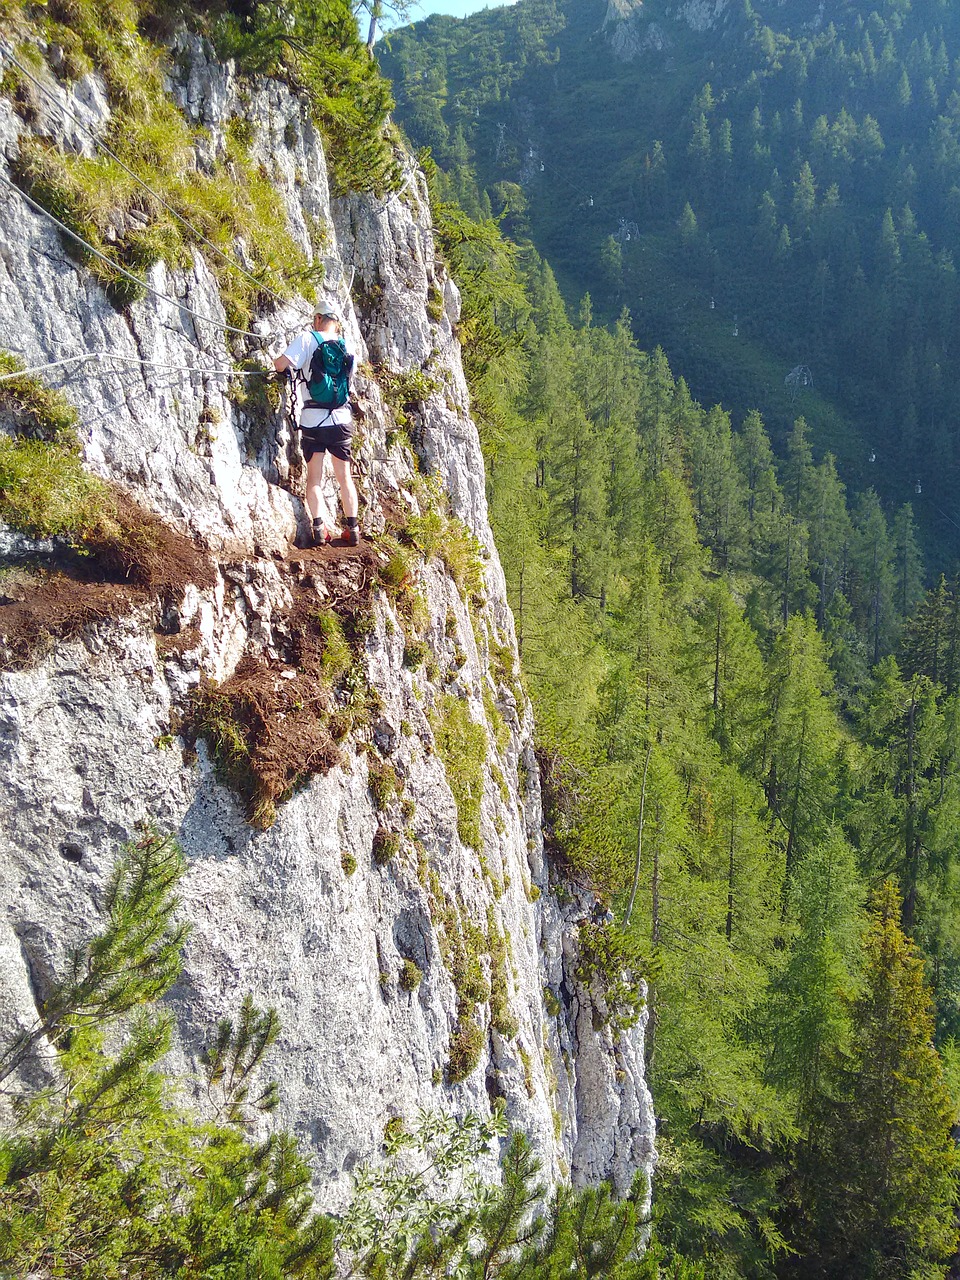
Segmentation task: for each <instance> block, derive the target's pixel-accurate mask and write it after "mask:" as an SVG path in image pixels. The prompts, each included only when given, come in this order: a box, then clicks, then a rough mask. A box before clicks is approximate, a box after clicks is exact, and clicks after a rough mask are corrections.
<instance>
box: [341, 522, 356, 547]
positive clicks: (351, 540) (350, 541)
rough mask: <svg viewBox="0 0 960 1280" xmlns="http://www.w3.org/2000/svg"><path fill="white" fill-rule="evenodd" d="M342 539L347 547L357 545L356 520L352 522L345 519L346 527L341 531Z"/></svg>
mask: <svg viewBox="0 0 960 1280" xmlns="http://www.w3.org/2000/svg"><path fill="white" fill-rule="evenodd" d="M343 540H344V542H345V543H346V544H347V546H348V547H357V546H359V545H360V530H359V528H358V527H357V521H356V520H354V521H353V522H352V523H351V521H350V520H349V519H348V520H347V521H346V528H345V529H344V531H343Z"/></svg>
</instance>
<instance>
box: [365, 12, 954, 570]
mask: <svg viewBox="0 0 960 1280" xmlns="http://www.w3.org/2000/svg"><path fill="white" fill-rule="evenodd" d="M381 56H382V61H383V64H384V66H385V67H386V68H387V70H388V72H389V73H390V74H391V76H392V77H393V81H394V87H395V92H396V95H397V100H398V112H397V113H398V118H399V120H400V121H401V123H402V124H403V125H404V127H405V128H406V129H407V130H408V131H409V133H410V135H411V137H412V138H413V139H414V140H415V141H416V142H417V143H419V144H427V145H429V146H430V147H431V148H432V149H433V151H434V154H435V156H436V157H437V159H438V161H439V162H440V163H441V166H442V167H443V168H444V169H445V170H446V171H448V172H449V173H450V175H451V180H452V182H453V186H454V189H455V190H456V192H457V193H458V195H459V197H460V198H461V200H463V201H465V202H466V203H467V206H468V207H471V208H474V209H479V208H480V207H483V208H486V207H487V202H488V201H489V203H490V206H492V208H493V211H494V212H495V213H497V214H501V213H504V212H506V218H505V223H504V225H505V226H506V227H507V228H508V230H510V232H511V233H512V234H514V235H519V236H527V235H529V236H530V237H531V238H532V239H533V241H534V243H535V244H536V245H537V247H538V248H539V249H540V250H541V252H543V253H545V255H546V256H547V257H548V258H549V260H550V262H551V264H552V265H553V267H554V269H555V270H556V272H557V275H558V278H559V280H560V282H561V286H562V288H563V289H564V292H565V295H566V296H567V298H568V301H570V300H575V299H576V298H577V297H578V296H579V295H580V294H582V293H583V292H585V291H586V290H589V291H590V292H591V294H592V296H593V299H594V305H595V307H596V308H597V310H598V314H602V315H604V316H605V317H608V318H612V317H613V316H615V315H616V313H617V312H618V311H619V309H620V307H621V306H623V305H626V306H627V307H628V308H629V310H630V313H631V317H632V322H633V326H634V331H635V333H636V335H637V337H638V339H639V341H640V343H641V345H642V346H645V347H653V346H655V345H656V344H660V345H662V346H663V347H664V349H665V351H666V352H667V354H668V356H669V358H670V360H671V362H672V363H673V364H674V365H675V366H676V367H677V368H679V369H681V370H682V372H683V374H684V376H685V378H686V379H687V381H688V383H689V384H690V387H691V390H692V392H693V393H694V395H695V396H696V397H697V398H698V399H700V400H702V401H703V402H704V403H707V404H712V403H714V402H715V401H722V402H723V403H724V404H725V405H726V406H727V407H728V408H730V409H731V410H732V411H733V412H734V413H735V415H736V417H737V418H738V419H739V418H742V416H743V415H744V414H745V413H746V412H748V411H749V410H750V409H753V408H757V409H760V410H761V412H762V413H763V415H764V417H765V420H766V422H767V424H768V427H769V429H770V431H771V434H772V436H773V438H774V442H775V444H776V445H777V446H778V447H779V446H780V445H781V444H782V440H783V437H784V435H785V433H786V431H787V430H788V429H789V424H790V422H791V421H792V419H793V418H794V417H795V416H796V414H797V413H798V412H803V413H804V414H805V415H806V417H807V419H808V421H809V422H810V424H811V428H812V435H813V441H814V447H815V450H816V451H817V453H818V454H819V453H821V452H822V451H826V450H830V451H832V452H833V453H834V454H835V455H836V456H837V458H838V463H839V467H840V471H841V474H842V476H843V477H844V479H845V480H847V481H848V482H849V483H851V484H852V485H853V486H854V487H855V488H858V489H859V488H863V487H867V486H871V485H872V486H873V487H875V488H876V489H877V491H878V492H879V493H880V494H881V496H882V497H883V499H884V501H885V502H888V503H890V504H893V505H899V504H902V503H903V502H904V501H906V500H911V501H913V502H914V504H915V510H916V514H917V518H918V521H919V524H920V526H921V529H922V531H923V541H924V545H925V547H926V548H927V549H928V551H929V552H930V553H931V555H932V557H933V559H934V560H936V562H937V563H940V564H942V565H944V566H947V564H948V563H949V558H950V557H952V556H953V555H954V554H955V553H956V550H957V548H958V546H960V506H958V503H957V501H956V492H957V482H958V479H960V452H958V447H960V446H958V430H957V426H956V424H957V421H958V409H960V378H958V374H957V369H958V360H957V356H958V334H960V326H958V324H957V317H958V296H960V295H958V289H957V280H956V264H955V257H956V254H957V250H958V245H960V145H958V139H960V105H958V104H960V97H958V93H957V90H958V79H957V75H958V72H957V65H958V57H960V15H958V11H957V8H956V6H955V5H952V4H950V3H947V2H946V0H889V2H888V3H876V4H874V5H862V6H861V5H851V4H838V3H832V2H828V3H825V4H822V5H819V6H817V5H813V4H809V3H805V2H802V0H788V2H787V3H784V4H779V3H772V2H765V0H760V2H759V3H756V4H751V3H749V0H747V3H741V2H740V0H736V2H735V3H729V4H722V3H721V4H716V5H690V4H687V5H681V4H670V3H667V2H666V0H652V2H649V3H646V4H644V5H641V6H632V5H627V4H620V5H615V4H610V5H607V4H605V3H602V2H601V0H578V2H577V3H572V2H570V0H521V3H519V4H517V5H516V6H513V7H510V8H504V9H499V10H492V11H489V12H486V13H482V14H478V15H475V16H474V17H472V18H471V19H469V20H467V21H466V22H458V21H456V20H454V19H449V18H442V17H434V18H430V19H429V20H427V21H425V22H420V23H417V24H416V25H415V26H414V27H411V28H409V29H407V30H405V31H401V32H399V33H397V34H396V35H394V37H393V38H392V40H391V43H390V48H389V50H388V51H386V52H384V53H383V54H382V55H381ZM625 59H628V60H625ZM474 179H475V182H474ZM797 366H804V370H803V371H800V372H799V373H798V376H797V377H796V378H794V380H793V382H792V384H791V385H785V379H786V378H787V376H788V375H789V374H790V373H791V371H793V370H795V369H796V368H797ZM807 371H809V375H810V376H809V377H808V376H807ZM811 378H812V382H811V380H810V379H811Z"/></svg>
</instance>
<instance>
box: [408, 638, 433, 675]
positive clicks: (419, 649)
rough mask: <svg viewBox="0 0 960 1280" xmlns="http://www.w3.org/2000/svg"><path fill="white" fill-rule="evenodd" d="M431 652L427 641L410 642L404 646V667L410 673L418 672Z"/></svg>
mask: <svg viewBox="0 0 960 1280" xmlns="http://www.w3.org/2000/svg"><path fill="white" fill-rule="evenodd" d="M429 652H430V646H429V645H428V644H427V642H426V640H408V641H407V643H406V644H405V645H404V646H403V665H404V666H405V667H406V668H407V670H408V671H416V669H417V668H418V667H421V666H422V665H423V662H424V659H425V658H426V656H427V654H428V653H429Z"/></svg>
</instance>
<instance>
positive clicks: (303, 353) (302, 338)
mask: <svg viewBox="0 0 960 1280" xmlns="http://www.w3.org/2000/svg"><path fill="white" fill-rule="evenodd" d="M316 349H317V340H316V338H315V337H314V336H313V333H312V332H308V333H300V334H298V335H297V336H296V337H295V338H294V340H293V341H292V342H291V343H290V345H289V347H287V349H286V351H285V352H284V353H283V354H284V355H285V356H286V357H287V359H288V360H289V361H290V363H291V364H292V365H293V367H294V369H299V370H300V371H301V372H302V373H306V372H307V371H308V370H309V368H310V361H311V360H312V359H313V353H314V352H315V351H316ZM351 373H352V370H351ZM297 385H298V386H299V388H300V393H299V394H300V404H301V406H302V405H303V402H304V400H307V399H309V394H308V392H307V389H306V384H305V383H303V382H302V381H300V382H298V384H297ZM352 421H353V415H352V414H351V412H350V406H349V404H344V405H341V406H340V408H339V409H304V408H302V407H301V409H300V425H301V427H332V426H336V427H346V426H349V425H350V423H351V422H352Z"/></svg>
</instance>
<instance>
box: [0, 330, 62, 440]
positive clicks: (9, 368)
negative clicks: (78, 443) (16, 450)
mask: <svg viewBox="0 0 960 1280" xmlns="http://www.w3.org/2000/svg"><path fill="white" fill-rule="evenodd" d="M23 368H24V364H23V361H22V360H21V359H20V357H19V356H15V355H12V354H11V353H10V352H8V351H0V374H2V375H10V374H17V373H18V371H20V370H22V369H23ZM0 415H2V416H3V417H4V418H9V419H10V420H11V422H12V425H13V427H14V429H15V431H16V434H17V435H19V436H21V437H24V436H25V437H27V438H29V439H34V440H45V441H47V442H48V443H58V444H65V445H68V444H73V443H74V442H75V440H76V426H77V422H78V415H77V410H76V408H75V407H74V405H72V404H71V403H70V401H69V400H68V399H67V398H66V396H65V395H63V393H62V392H60V391H53V390H51V389H50V387H48V386H46V384H45V383H43V382H41V380H40V379H39V378H35V377H33V376H32V375H27V374H20V376H19V377H10V376H5V377H4V379H3V381H2V382H0Z"/></svg>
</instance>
